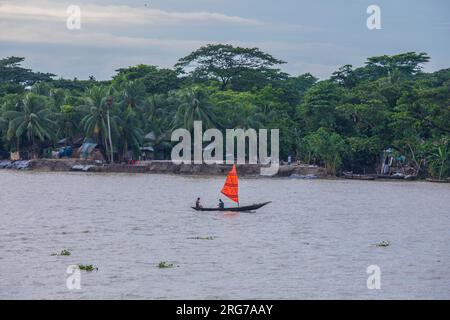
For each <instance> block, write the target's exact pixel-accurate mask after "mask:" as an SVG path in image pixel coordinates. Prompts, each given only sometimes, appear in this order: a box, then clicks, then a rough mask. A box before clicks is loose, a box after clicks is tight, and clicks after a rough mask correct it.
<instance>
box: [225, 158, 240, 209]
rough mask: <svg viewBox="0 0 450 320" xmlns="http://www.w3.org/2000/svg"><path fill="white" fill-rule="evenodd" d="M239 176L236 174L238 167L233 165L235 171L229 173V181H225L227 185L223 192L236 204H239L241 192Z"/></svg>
mask: <svg viewBox="0 0 450 320" xmlns="http://www.w3.org/2000/svg"><path fill="white" fill-rule="evenodd" d="M238 184H239V183H238V175H237V172H236V165H233V169H231V171H230V172H228V176H227V180H225V184H224V185H223V188H222V190H221V192H222V193H223V194H224V195H225V196H227V197H228V198H230V199H231V200H233V201H234V202H237V203H239V196H238V194H239V192H238V189H239V187H238Z"/></svg>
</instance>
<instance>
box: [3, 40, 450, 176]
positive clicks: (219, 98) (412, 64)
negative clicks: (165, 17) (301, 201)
mask: <svg viewBox="0 0 450 320" xmlns="http://www.w3.org/2000/svg"><path fill="white" fill-rule="evenodd" d="M429 59H430V58H429V57H428V55H427V54H426V53H416V52H407V53H400V54H397V55H382V56H377V57H370V58H368V59H367V61H366V63H365V64H364V65H363V66H360V67H356V68H355V67H353V66H352V65H349V64H347V65H344V66H342V67H340V68H338V70H336V71H335V72H334V73H333V74H332V75H331V77H330V78H329V79H325V80H321V81H318V79H317V78H315V77H314V76H313V75H311V74H309V73H307V74H303V75H298V76H290V75H287V74H285V73H283V72H281V71H280V70H279V69H278V67H279V66H280V65H281V64H283V63H284V62H283V61H281V60H279V59H276V58H274V57H273V56H271V55H270V54H268V53H265V52H263V51H261V50H259V49H257V48H241V47H234V46H231V45H224V44H217V45H207V46H204V47H201V48H199V49H198V50H195V51H194V52H192V53H191V54H189V55H187V56H186V57H184V58H181V59H180V60H179V61H178V63H177V64H176V66H175V68H173V69H167V68H158V67H156V66H152V65H137V66H131V67H128V68H122V69H118V70H116V71H117V73H116V74H115V75H114V76H113V77H112V80H110V81H98V80H96V79H95V78H94V77H93V76H91V77H90V78H89V79H87V80H78V79H76V78H75V79H72V80H70V79H62V78H60V79H54V75H52V74H48V73H40V72H34V71H32V70H29V69H26V68H23V67H22V66H21V63H22V62H23V61H24V58H21V57H8V58H4V59H0V156H3V157H5V155H6V156H7V154H8V153H9V152H14V151H21V152H23V151H28V153H29V154H31V155H33V156H42V155H43V154H44V150H47V149H49V148H57V141H59V140H61V139H63V138H67V139H66V141H75V140H78V141H79V140H80V139H81V140H82V139H86V138H91V139H94V140H95V141H96V142H97V143H98V144H99V146H100V150H101V151H102V152H104V153H105V152H106V153H109V152H110V151H109V146H108V143H109V139H111V140H112V142H113V148H114V150H113V153H114V157H115V159H119V160H122V159H125V158H126V157H127V156H128V155H129V154H130V153H132V154H133V157H134V158H137V157H138V156H139V154H140V147H143V146H148V147H152V148H153V149H154V150H155V153H154V156H155V158H157V159H169V157H170V150H171V147H172V143H171V141H170V136H171V132H172V131H173V130H174V129H175V128H179V127H184V128H188V129H190V130H191V129H192V128H193V123H194V121H196V120H201V121H203V128H204V129H207V128H210V127H216V128H218V129H219V130H222V131H224V130H225V129H227V128H243V129H248V128H254V129H260V128H267V129H273V128H278V129H280V156H281V158H282V159H286V158H287V157H288V156H289V155H291V156H294V157H295V158H297V160H300V161H302V162H304V163H307V164H317V165H323V166H325V167H326V169H327V170H328V171H329V172H330V173H333V174H335V173H338V172H339V171H341V170H349V171H350V170H351V171H353V172H355V173H357V172H376V171H377V170H379V165H380V162H381V153H382V151H383V150H386V149H388V148H389V149H392V150H393V154H395V155H396V156H397V157H399V156H402V157H404V158H405V159H406V160H405V161H404V162H403V164H402V165H403V166H404V168H407V169H408V170H409V171H412V172H414V173H415V174H418V175H421V176H430V177H433V178H436V179H447V178H448V177H449V176H450V146H449V141H450V69H443V70H439V71H436V72H433V73H425V72H423V65H424V63H426V62H428V61H429ZM108 113H109V120H110V124H111V133H110V132H109V130H108ZM105 155H106V154H105Z"/></svg>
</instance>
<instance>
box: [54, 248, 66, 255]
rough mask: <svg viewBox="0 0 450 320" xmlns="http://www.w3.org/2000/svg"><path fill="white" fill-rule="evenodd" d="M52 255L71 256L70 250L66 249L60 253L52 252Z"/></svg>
mask: <svg viewBox="0 0 450 320" xmlns="http://www.w3.org/2000/svg"><path fill="white" fill-rule="evenodd" d="M52 256H70V251H69V250H67V249H64V250H62V251H61V252H60V253H52Z"/></svg>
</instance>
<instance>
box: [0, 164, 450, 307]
mask: <svg viewBox="0 0 450 320" xmlns="http://www.w3.org/2000/svg"><path fill="white" fill-rule="evenodd" d="M223 181H224V177H183V176H176V175H156V174H155V175H150V174H135V175H130V174H90V173H37V172H21V171H9V170H2V171H0V183H1V186H2V190H1V192H0V299H29V298H31V299H334V298H341V299H418V298H422V299H433V298H434V299H435V298H443V299H450V267H449V266H450V250H449V248H450V210H449V209H450V185H449V184H434V183H428V182H398V181H388V182H381V181H349V180H293V179H287V178H275V179H270V178H261V179H255V178H253V179H252V178H246V179H241V180H240V197H241V204H242V205H244V204H251V203H254V202H262V201H267V200H272V201H273V202H272V203H271V204H269V205H268V206H266V207H263V208H262V209H260V210H258V211H257V212H255V213H235V214H232V213H217V212H216V213H214V212H213V213H197V212H195V211H194V210H192V209H190V205H192V204H193V203H194V202H195V199H196V197H197V196H200V197H201V198H202V202H203V204H204V205H211V206H215V205H216V203H217V200H218V198H219V190H220V188H221V187H222V184H223ZM226 204H229V202H228V201H227V202H226ZM381 241H388V242H389V244H390V245H389V246H385V247H379V246H376V244H377V243H380V242H381ZM63 249H68V250H69V251H70V252H71V255H70V256H59V255H52V253H57V252H60V251H61V250H63ZM161 261H166V262H167V263H171V264H173V265H174V267H173V268H158V264H159V262H161ZM73 264H93V265H94V266H96V267H98V270H97V271H93V272H86V271H82V272H81V279H80V281H81V289H79V290H77V289H73V290H69V289H68V288H67V286H66V279H67V277H70V276H71V275H70V274H67V273H66V270H67V268H68V266H69V265H73ZM370 265H375V266H377V267H379V271H381V274H380V277H378V278H377V279H378V280H379V282H378V283H379V284H380V289H378V290H377V289H372V290H369V289H368V287H367V279H368V277H369V276H371V274H368V273H367V268H368V266H370ZM378 280H377V281H378Z"/></svg>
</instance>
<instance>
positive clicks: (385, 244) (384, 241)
mask: <svg viewBox="0 0 450 320" xmlns="http://www.w3.org/2000/svg"><path fill="white" fill-rule="evenodd" d="M390 245H391V243H390V242H389V241H386V240H383V241H380V242H378V243H377V244H376V246H377V247H389V246H390Z"/></svg>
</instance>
